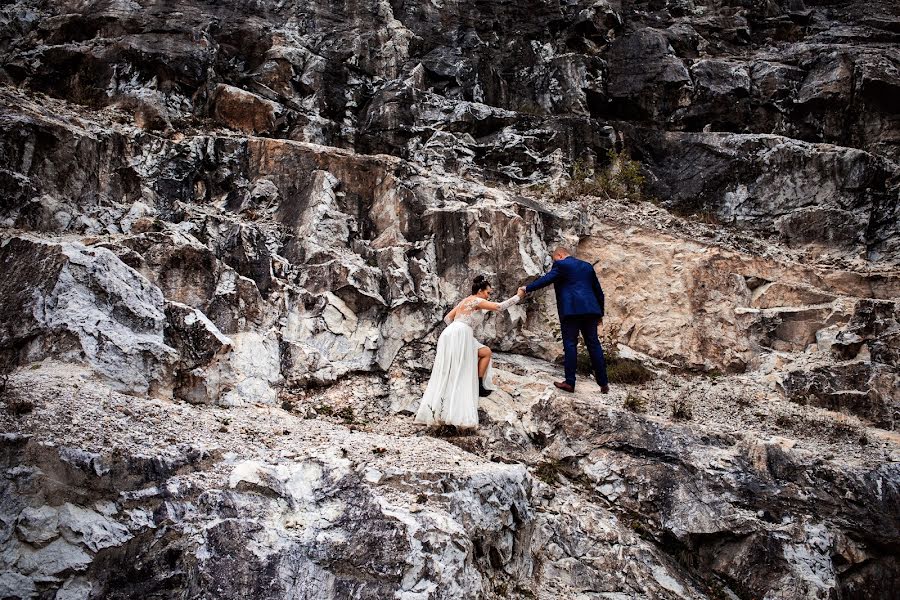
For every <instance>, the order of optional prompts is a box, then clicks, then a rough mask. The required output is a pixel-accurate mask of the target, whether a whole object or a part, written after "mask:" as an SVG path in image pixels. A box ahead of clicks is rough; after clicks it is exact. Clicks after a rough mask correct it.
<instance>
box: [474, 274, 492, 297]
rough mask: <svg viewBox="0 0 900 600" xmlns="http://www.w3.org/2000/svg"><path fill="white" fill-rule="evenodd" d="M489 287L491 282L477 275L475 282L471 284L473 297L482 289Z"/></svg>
mask: <svg viewBox="0 0 900 600" xmlns="http://www.w3.org/2000/svg"><path fill="white" fill-rule="evenodd" d="M489 287H491V282H490V281H488V279H487V277H485V276H484V275H477V276H476V277H475V281H473V282H472V295H473V296H474V295H475V294H477V293H478V292H480V291H481V290H483V289H487V288H489Z"/></svg>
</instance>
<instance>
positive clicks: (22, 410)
mask: <svg viewBox="0 0 900 600" xmlns="http://www.w3.org/2000/svg"><path fill="white" fill-rule="evenodd" d="M5 400H6V410H8V411H9V414H11V415H12V416H14V417H21V416H22V415H27V414H29V413H30V412H32V411H33V410H34V403H33V402H32V401H31V400H26V399H25V398H20V397H18V395H17V394H6V397H5Z"/></svg>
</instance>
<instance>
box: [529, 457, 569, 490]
mask: <svg viewBox="0 0 900 600" xmlns="http://www.w3.org/2000/svg"><path fill="white" fill-rule="evenodd" d="M560 473H562V465H561V464H560V462H559V461H557V460H554V461H545V462H542V463H540V464H538V466H536V467H535V468H534V476H535V477H537V478H538V479H540V480H541V481H543V482H544V483H546V484H547V485H557V484H558V483H559V475H560Z"/></svg>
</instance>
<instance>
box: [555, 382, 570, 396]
mask: <svg viewBox="0 0 900 600" xmlns="http://www.w3.org/2000/svg"><path fill="white" fill-rule="evenodd" d="M553 385H555V386H556V387H558V388H559V389H561V390H562V391H564V392H569V393H570V394H571V393H572V392H574V391H575V386H572V385H569V384H568V383H566V382H565V381H554V382H553Z"/></svg>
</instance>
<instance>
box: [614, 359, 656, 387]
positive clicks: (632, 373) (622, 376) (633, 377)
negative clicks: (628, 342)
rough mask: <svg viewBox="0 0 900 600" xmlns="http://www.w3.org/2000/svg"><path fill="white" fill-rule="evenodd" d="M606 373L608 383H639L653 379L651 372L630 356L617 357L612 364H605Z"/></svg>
mask: <svg viewBox="0 0 900 600" xmlns="http://www.w3.org/2000/svg"><path fill="white" fill-rule="evenodd" d="M606 374H607V376H608V377H609V381H610V383H619V384H632V385H636V384H641V383H647V382H648V381H650V380H651V379H653V372H652V371H651V370H650V369H648V368H647V367H645V366H644V365H642V364H641V363H639V362H638V361H636V360H632V359H630V358H619V359H617V360H616V361H615V362H614V363H612V364H607V366H606Z"/></svg>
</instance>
